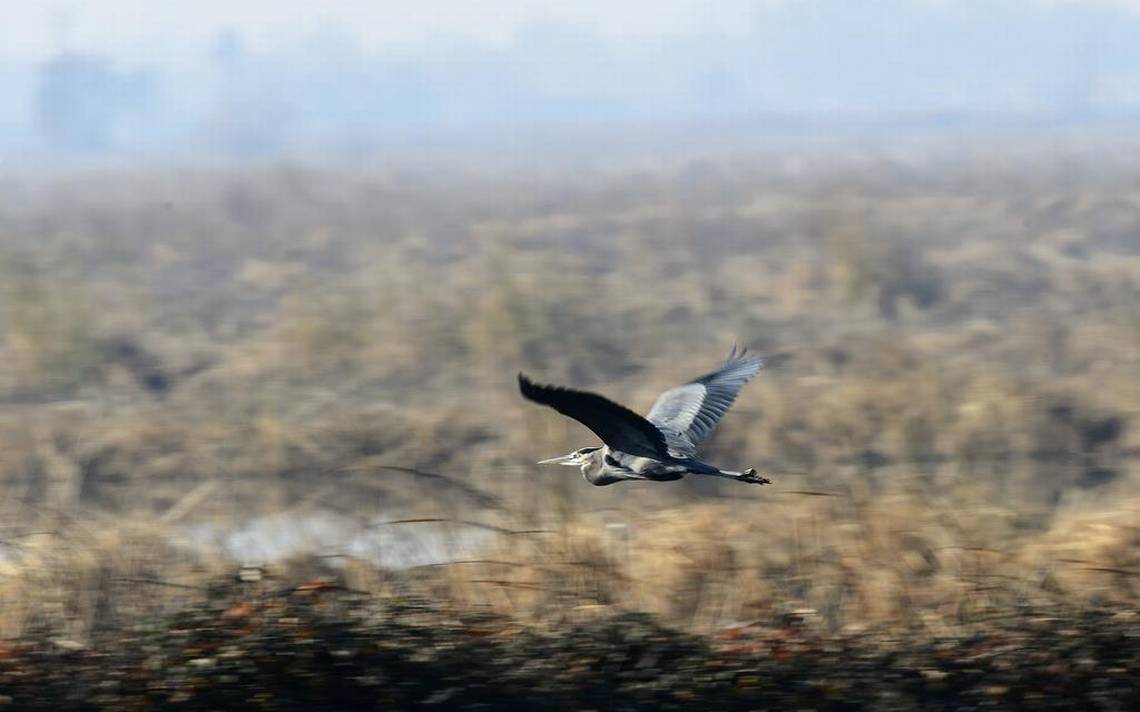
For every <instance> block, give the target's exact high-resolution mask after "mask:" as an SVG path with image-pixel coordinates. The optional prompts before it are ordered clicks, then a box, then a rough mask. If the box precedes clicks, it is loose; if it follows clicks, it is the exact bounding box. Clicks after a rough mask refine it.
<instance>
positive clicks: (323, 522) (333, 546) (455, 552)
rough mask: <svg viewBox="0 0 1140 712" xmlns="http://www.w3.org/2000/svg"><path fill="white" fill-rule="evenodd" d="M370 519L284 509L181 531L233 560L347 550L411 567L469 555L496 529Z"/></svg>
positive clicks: (392, 565) (368, 558)
mask: <svg viewBox="0 0 1140 712" xmlns="http://www.w3.org/2000/svg"><path fill="white" fill-rule="evenodd" d="M393 519H396V518H395V517H391V516H385V515H377V516H375V517H373V518H372V520H370V521H369V522H368V523H367V524H364V523H361V522H359V521H356V520H353V519H349V518H346V517H343V516H341V515H338V514H335V513H332V512H323V511H317V512H306V513H280V514H273V515H268V516H264V517H257V518H254V519H251V520H249V521H248V522H246V523H244V524H240V525H236V526H226V525H219V524H212V523H199V524H194V525H191V526H188V527H186V528H185V529H183V531H182V534H183V536H184V537H185V538H186V540H187V541H188V542H189V543H190V544H191V545H197V546H216V547H217V548H219V549H221V550H222V551H223V552H224V553H225V555H226V556H228V557H230V558H232V559H234V560H235V561H243V562H269V561H279V560H281V559H284V558H287V557H289V556H293V555H296V554H305V553H309V554H318V555H330V554H344V555H348V556H352V557H354V558H358V559H363V560H365V561H369V562H371V563H374V564H376V565H377V566H383V567H387V568H396V569H401V568H409V567H413V566H425V565H429V564H444V563H447V562H449V561H456V560H459V559H465V558H470V557H471V556H472V555H473V554H474V553H475V551H476V550H478V549H479V548H481V547H483V546H485V545H486V544H487V542H488V540H489V539H490V537H492V536H494V533H493V532H490V531H487V530H484V529H480V528H478V527H473V526H470V525H465V524H462V523H455V522H397V523H389V522H392V520H393Z"/></svg>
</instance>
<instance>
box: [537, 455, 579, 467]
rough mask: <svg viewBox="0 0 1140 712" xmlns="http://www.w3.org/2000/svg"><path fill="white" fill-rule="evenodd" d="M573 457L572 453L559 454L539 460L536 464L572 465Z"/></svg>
mask: <svg viewBox="0 0 1140 712" xmlns="http://www.w3.org/2000/svg"><path fill="white" fill-rule="evenodd" d="M573 459H574V456H573V455H559V456H558V457H552V458H550V459H548V460H539V461H538V464H540V465H573V464H574V462H573Z"/></svg>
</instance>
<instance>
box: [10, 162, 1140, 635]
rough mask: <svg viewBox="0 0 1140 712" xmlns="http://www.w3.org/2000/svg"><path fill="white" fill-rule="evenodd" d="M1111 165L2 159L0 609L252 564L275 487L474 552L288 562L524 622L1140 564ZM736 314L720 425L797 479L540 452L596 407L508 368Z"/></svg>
mask: <svg viewBox="0 0 1140 712" xmlns="http://www.w3.org/2000/svg"><path fill="white" fill-rule="evenodd" d="M1090 155H1091V154H1090ZM1090 165H1091V164H1090ZM1084 168H1085V164H1083V163H1081V162H1080V161H1077V162H1073V161H1066V160H1063V158H1062V157H1052V158H1049V157H1046V158H1042V159H1037V160H1036V161H1035V162H1034V163H1032V164H1026V165H1014V166H1012V167H1011V166H1010V165H1005V164H1002V163H1001V162H1000V161H997V160H996V159H993V160H991V159H989V158H985V157H974V158H962V159H959V160H956V161H953V162H949V161H945V162H937V161H934V160H930V161H928V162H926V163H923V164H921V165H920V166H919V167H918V168H915V167H912V166H910V165H908V164H906V163H893V162H891V161H889V160H885V159H884V160H882V161H874V162H868V163H866V164H856V165H854V166H852V165H842V164H839V163H827V162H822V163H816V162H812V161H806V162H805V161H798V162H797V161H794V160H792V159H790V158H789V159H788V160H786V161H782V162H781V161H771V162H770V161H769V159H765V160H761V159H759V158H757V159H755V160H745V159H733V160H728V159H717V160H710V161H707V162H694V163H691V164H687V165H682V166H663V167H658V168H654V169H652V170H647V169H642V168H636V169H635V168H629V169H628V170H616V171H615V170H598V171H593V172H590V171H578V172H567V173H566V174H556V173H553V172H552V173H550V174H535V175H524V174H522V173H521V172H518V173H506V174H498V173H494V172H491V171H487V172H482V173H481V172H477V171H470V170H466V171H460V170H456V171H451V172H448V171H443V170H438V169H433V170H396V169H391V170H382V171H379V170H378V171H376V172H370V173H357V172H349V171H340V172H327V171H317V170H302V169H297V168H287V167H282V168H276V169H264V170H259V171H250V172H247V173H241V174H236V175H235V174H215V173H192V172H183V173H170V174H155V175H99V176H79V177H74V178H68V179H62V178H61V179H52V180H50V181H38V182H37V181H35V180H32V179H28V180H27V181H24V182H8V183H6V184H4V186H3V192H4V199H3V200H0V275H2V284H3V288H2V291H0V299H2V301H0V360H2V362H3V364H4V365H3V367H2V368H0V488H2V492H3V495H2V497H0V500H2V506H3V515H4V519H3V521H4V525H3V531H2V534H0V539H2V540H3V541H2V544H0V546H3V549H2V550H0V553H2V554H3V555H2V556H0V589H2V594H3V595H2V597H0V598H2V600H3V603H2V604H0V605H2V606H3V610H2V611H0V627H2V633H3V635H4V636H6V637H11V636H21V635H27V634H29V633H31V632H35V631H52V632H53V634H54V635H61V636H65V637H68V638H69V639H70V638H74V639H86V638H87V637H90V636H95V635H97V634H98V632H99V631H100V630H109V629H114V628H115V627H116V626H119V625H121V622H122V621H123V620H126V619H129V618H130V617H131V616H134V615H136V614H137V613H138V612H139V611H147V612H153V613H161V612H162V611H166V610H177V609H179V608H180V607H181V606H183V605H185V604H186V603H187V602H192V601H200V600H202V599H203V597H208V595H209V594H208V589H209V586H210V584H209V582H210V581H214V580H217V578H218V577H219V576H223V575H229V574H228V573H227V572H230V573H232V572H233V571H236V567H237V566H238V562H235V561H232V557H233V555H234V549H233V547H232V546H231V547H229V548H227V547H226V546H225V543H226V540H225V539H224V537H222V536H221V535H220V534H217V532H224V531H225V530H226V528H227V527H237V526H240V525H242V524H243V523H245V522H248V521H249V520H251V519H255V518H257V517H263V516H271V515H280V514H282V513H284V514H286V515H289V516H291V517H296V518H301V517H304V516H309V515H313V514H321V515H322V516H325V515H327V516H335V517H337V518H339V519H338V521H340V522H342V523H347V524H345V526H347V527H349V528H350V529H351V532H352V533H353V534H355V535H359V536H361V537H364V541H365V543H369V542H370V543H371V544H372V545H374V546H375V545H377V544H376V542H380V544H379V546H383V545H384V542H385V541H389V540H396V539H397V538H398V537H399V536H401V535H399V534H397V533H396V532H398V531H405V530H419V531H430V532H432V534H433V536H435V537H436V540H435V543H434V544H432V546H434V547H435V548H437V549H440V548H441V549H442V550H443V551H444V552H445V556H444V557H442V558H450V559H459V560H458V561H452V563H450V564H447V565H443V564H442V563H441V562H435V561H424V562H421V563H425V564H432V565H424V566H421V567H419V568H410V569H409V568H406V567H405V568H403V569H401V570H398V571H397V570H391V567H377V566H375V565H373V564H372V563H369V562H368V561H367V560H366V559H367V558H368V556H367V555H366V552H365V551H364V550H363V549H360V548H353V547H352V546H348V545H347V544H345V545H344V546H341V547H336V546H331V545H325V546H321V547H318V546H315V545H314V546H313V547H310V548H311V549H315V550H311V551H308V552H307V553H306V552H303V551H302V552H299V553H298V554H297V555H296V556H294V557H292V558H287V559H283V560H279V561H273V562H269V563H268V566H269V568H268V571H269V573H270V574H272V575H274V576H282V577H284V579H287V580H307V579H309V578H313V577H324V578H329V579H333V580H338V581H340V582H341V583H342V584H344V585H346V586H348V587H350V588H353V589H363V590H368V591H371V592H373V593H385V594H393V595H395V594H397V593H399V594H406V593H408V592H409V591H416V592H419V593H424V594H430V595H432V596H434V597H441V598H444V599H446V600H448V601H450V602H451V603H453V604H456V605H461V606H464V607H467V606H470V607H478V608H490V609H492V610H494V611H497V612H500V613H505V614H509V615H511V616H512V617H515V618H518V619H522V620H529V621H533V622H537V623H542V622H551V621H558V620H566V619H567V618H568V617H570V618H575V617H581V616H587V617H588V616H590V615H594V612H597V611H615V610H636V611H648V612H653V613H657V614H660V615H661V616H662V617H663V619H664V620H665V621H667V622H668V623H670V624H672V625H678V626H683V627H689V628H692V629H696V630H714V629H719V628H721V627H723V626H725V625H728V624H731V623H735V622H740V621H747V620H751V619H754V618H760V617H766V616H771V615H776V616H778V615H783V614H786V613H789V612H793V611H799V612H800V613H799V614H798V615H804V616H809V617H811V618H812V619H813V620H817V621H818V622H819V625H820V626H823V627H824V628H826V629H828V630H833V631H841V630H851V629H858V628H861V627H866V626H878V625H901V626H906V627H910V628H915V629H919V630H924V631H927V632H929V633H930V634H932V635H934V634H937V635H948V634H953V633H955V632H957V631H961V630H965V629H969V628H971V627H973V626H977V625H980V624H984V623H985V621H988V620H993V618H994V617H995V616H1002V615H1008V614H1012V613H1013V612H1015V611H1017V610H1019V609H1020V607H1022V606H1025V605H1052V604H1056V605H1062V604H1063V605H1064V606H1068V607H1075V608H1081V607H1086V606H1090V605H1099V604H1101V603H1106V602H1108V603H1111V602H1116V603H1120V602H1125V603H1127V602H1135V601H1136V599H1137V597H1138V588H1140V554H1138V553H1137V552H1140V467H1138V466H1137V459H1136V458H1137V455H1138V454H1140V426H1138V425H1137V416H1138V414H1140V378H1138V374H1140V306H1138V305H1140V237H1137V236H1138V235H1140V187H1138V186H1140V174H1137V173H1136V172H1134V171H1131V170H1128V169H1125V168H1105V169H1103V171H1101V172H1099V173H1094V172H1092V171H1091V170H1085V169H1084ZM733 342H739V343H742V344H747V345H749V346H751V347H752V348H753V349H754V350H755V351H759V352H762V353H768V354H772V355H773V356H775V357H776V358H774V359H773V362H774V363H775V364H776V365H775V366H774V367H773V368H771V369H770V370H768V371H766V372H764V373H763V374H762V376H761V378H759V379H757V381H756V382H754V383H753V384H752V385H751V386H749V388H748V389H747V390H746V391H745V393H744V395H743V396H742V398H741V400H740V402H739V403H738V406H737V407H736V408H735V409H734V410H733V411H732V412H731V413H730V414H729V416H728V417H727V418H726V419H725V421H724V422H723V423H722V426H721V428H720V430H719V431H718V433H717V435H716V436H715V437H714V439H713V441H712V442H710V443H709V445H708V459H710V460H711V461H714V462H719V463H724V465H725V466H732V467H747V466H755V467H757V468H758V469H759V470H760V471H761V472H763V473H766V474H769V475H770V476H772V478H773V479H774V480H775V481H776V484H775V485H773V486H770V487H765V488H753V487H746V486H743V485H740V484H738V483H733V482H719V481H700V480H697V479H693V478H690V479H688V480H685V481H683V482H680V483H677V484H675V485H623V486H620V487H612V488H605V489H595V488H591V487H589V486H588V485H587V484H585V483H584V482H583V481H582V480H581V478H579V477H577V476H576V473H572V472H571V471H569V470H553V469H543V468H537V467H534V466H532V465H531V463H532V462H534V461H535V460H537V459H539V458H541V457H548V456H550V455H553V454H556V453H559V452H563V451H565V450H568V449H569V448H571V447H574V446H579V445H585V444H587V443H589V442H591V440H592V438H591V436H590V435H589V434H588V433H587V432H586V431H584V430H583V429H581V428H580V427H578V426H576V425H575V424H573V423H571V422H569V421H566V420H564V419H562V418H560V417H558V416H557V415H556V414H553V413H550V412H545V411H542V410H539V409H537V408H536V407H534V406H533V405H531V404H528V403H526V402H524V401H522V400H521V399H519V398H518V397H517V395H516V393H515V391H514V387H513V378H514V375H515V373H516V372H517V371H519V370H526V371H528V372H531V373H533V374H535V375H536V376H541V377H542V379H543V380H549V381H555V382H568V383H573V384H575V385H578V386H581V387H587V388H594V389H599V390H602V391H604V392H606V393H607V394H609V395H611V396H613V397H614V398H617V399H620V400H622V401H624V402H627V403H630V404H632V405H635V406H638V407H646V406H648V405H649V403H651V402H652V398H653V397H654V395H655V394H656V393H657V392H658V391H659V390H661V389H663V388H665V387H667V386H670V385H673V384H675V383H676V382H679V381H680V380H683V379H686V378H688V377H691V376H693V375H695V374H697V373H700V372H702V371H703V370H705V369H707V368H708V367H710V366H712V365H713V364H714V363H715V362H716V360H717V359H718V358H720V357H721V355H722V354H723V353H724V352H726V351H727V349H728V347H729V346H730V345H731V344H732V343H733ZM410 520H411V521H410ZM424 520H430V521H424ZM393 522H395V523H393ZM476 525H478V526H476ZM203 531H210V532H214V534H212V535H203V534H202V532H203ZM475 532H482V536H480V537H478V538H476V537H475V536H474V534H473V533H475ZM385 537H387V539H385ZM346 541H347V540H346ZM422 541H423V540H410V542H411V543H410V544H408V546H411V547H412V548H415V547H416V546H427V545H426V544H423V543H422ZM302 543H303V541H302ZM302 548H303V547H302ZM437 553H438V552H437ZM330 555H335V556H330ZM427 558H431V557H430V556H428V557H427ZM437 558H438V557H437ZM436 564H439V565H436Z"/></svg>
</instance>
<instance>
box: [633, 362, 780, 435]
mask: <svg viewBox="0 0 1140 712" xmlns="http://www.w3.org/2000/svg"><path fill="white" fill-rule="evenodd" d="M744 354H745V352H744V351H741V352H740V353H737V352H736V347H735V346H734V347H732V353H731V354H729V356H728V360H727V361H725V362H724V365H723V366H721V367H720V368H719V369H717V370H716V371H713V372H712V373H706V374H705V375H703V376H701V377H700V378H696V379H693V380H692V381H689V382H688V383H686V384H684V385H681V386H677V387H676V388H670V389H669V390H667V391H665V392H664V393H662V394H661V395H660V396H658V397H657V402H656V403H654V404H653V408H651V409H650V411H649V415H647V416H646V419H647V420H648V421H649V422H651V423H653V424H654V425H656V426H657V427H658V428H659V429H660V430H661V431H663V432H664V434H665V437H666V440H667V441H668V443H669V449H670V450H671V451H672V453H673V454H674V455H677V456H682V457H691V456H693V455H694V454H695V453H696V450H697V445H698V444H699V443H700V442H701V441H702V440H704V439H705V438H707V437H708V436H709V433H711V432H712V431H713V428H715V427H716V424H717V421H719V420H720V418H721V416H723V415H724V414H725V413H726V412H728V409H729V408H730V407H732V404H733V402H734V401H735V400H736V394H738V393H740V389H741V388H743V387H744V384H745V383H748V382H749V381H750V380H752V377H753V376H755V375H756V372H757V371H759V370H760V369H761V368H762V367H763V366H764V359H761V358H757V357H755V356H745V355H744Z"/></svg>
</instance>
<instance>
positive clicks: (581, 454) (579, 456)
mask: <svg viewBox="0 0 1140 712" xmlns="http://www.w3.org/2000/svg"><path fill="white" fill-rule="evenodd" d="M601 449H602V448H600V447H583V448H578V449H577V450H575V451H574V452H572V453H569V454H567V455H562V456H560V457H552V458H550V459H549V460H539V462H538V464H540V465H567V466H569V467H579V466H581V465H584V464H586V463H587V462H589V461H590V457H591V455H592V454H593V453H595V452H597V451H598V450H601Z"/></svg>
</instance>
